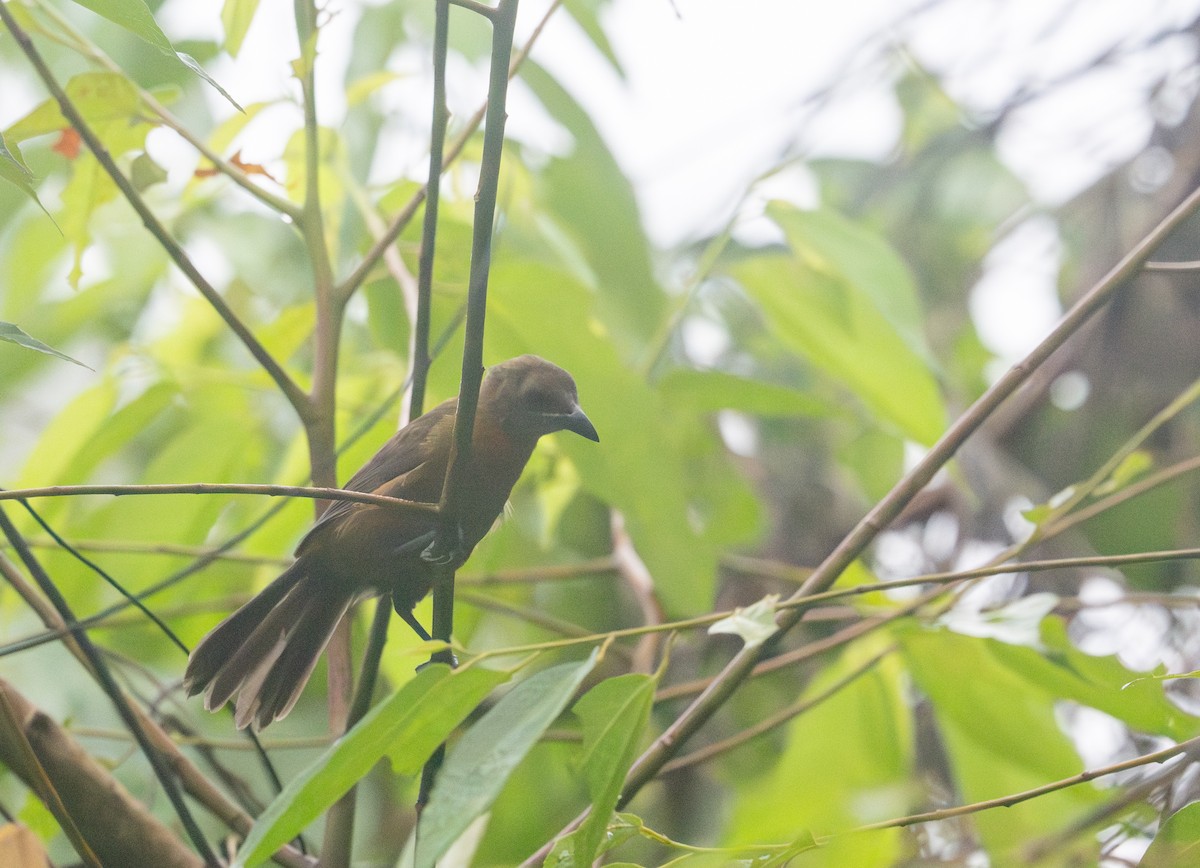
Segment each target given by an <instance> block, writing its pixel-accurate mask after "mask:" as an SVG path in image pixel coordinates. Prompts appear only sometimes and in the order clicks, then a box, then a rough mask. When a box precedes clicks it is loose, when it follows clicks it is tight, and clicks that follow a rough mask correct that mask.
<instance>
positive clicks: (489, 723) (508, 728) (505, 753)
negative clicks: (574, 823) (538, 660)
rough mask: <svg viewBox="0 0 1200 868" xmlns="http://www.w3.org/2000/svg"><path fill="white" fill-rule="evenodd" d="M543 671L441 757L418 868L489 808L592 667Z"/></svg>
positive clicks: (420, 834)
mask: <svg viewBox="0 0 1200 868" xmlns="http://www.w3.org/2000/svg"><path fill="white" fill-rule="evenodd" d="M596 656H597V652H596V651H595V650H593V651H592V653H591V655H590V656H589V657H588V658H587V659H586V660H583V661H581V662H578V663H563V664H560V665H558V666H552V667H550V668H549V669H544V670H542V671H541V672H538V673H537V674H535V675H531V676H530V677H529V678H527V679H525V680H524V681H522V682H521V683H520V684H518V685H517V686H516V687H514V688H513V689H512V691H511V692H510V693H508V694H507V695H506V696H505V697H504V698H503V699H501V700H500V701H499V702H498V703H496V706H495V707H494V708H492V709H491V710H490V711H489V712H488V713H487V714H485V715H484V716H483V717H482V718H480V720H479V722H478V723H476V724H475V725H474V726H472V727H471V728H470V729H469V730H467V731H466V733H465V734H464V735H463V737H462V738H461V739H460V740H459V742H458V744H456V745H455V746H454V748H453V749H452V750H451V751H450V754H449V756H447V757H446V764H445V765H444V766H442V770H441V773H440V774H439V775H438V779H437V783H436V784H434V787H433V792H432V793H431V795H430V798H429V804H428V805H427V806H426V807H425V810H424V812H422V814H421V819H420V821H419V823H418V825H417V856H416V865H417V866H418V868H433V865H434V863H435V861H436V860H437V859H438V858H439V857H440V856H441V855H442V854H443V853H444V852H445V851H446V848H447V847H449V846H450V845H451V844H453V843H454V841H455V840H456V839H457V838H458V836H459V835H461V834H462V833H463V831H464V830H465V829H466V828H467V826H469V825H470V824H471V821H472V820H474V819H475V818H476V817H478V816H479V815H480V814H482V813H483V812H484V811H486V810H487V809H488V808H489V807H491V805H492V803H493V802H494V801H495V800H496V797H497V796H498V795H499V794H500V790H501V788H503V786H504V782H505V781H507V780H508V776H509V775H510V774H512V771H513V769H515V768H516V767H517V764H518V763H519V762H520V761H521V760H522V759H523V758H524V757H525V755H526V754H527V753H528V752H529V750H530V748H532V747H533V745H534V744H535V743H536V742H537V740H538V739H539V738H541V736H542V733H543V732H545V731H546V728H547V727H549V726H550V724H551V723H553V722H554V719H555V718H556V717H558V715H559V714H560V713H561V712H562V710H563V709H564V708H566V706H567V703H568V702H570V701H571V697H572V696H574V694H575V690H576V689H577V688H578V687H579V685H580V683H581V682H582V681H583V679H584V678H585V677H587V674H588V673H589V672H591V671H592V667H593V666H595V663H596Z"/></svg>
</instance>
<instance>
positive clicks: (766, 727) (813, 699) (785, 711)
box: [660, 647, 896, 775]
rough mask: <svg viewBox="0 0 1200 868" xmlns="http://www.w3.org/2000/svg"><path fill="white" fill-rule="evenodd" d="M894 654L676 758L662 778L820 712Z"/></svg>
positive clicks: (879, 656) (876, 658) (881, 655)
mask: <svg viewBox="0 0 1200 868" xmlns="http://www.w3.org/2000/svg"><path fill="white" fill-rule="evenodd" d="M894 650H896V649H895V648H894V647H893V648H887V649H885V650H883V651H880V652H879V653H878V654H876V655H875V656H874V657H872V658H871V659H870V660H867V661H866V662H865V663H863V664H862V665H861V666H857V667H855V668H854V669H853V670H851V671H850V672H847V673H846V674H845V675H843V676H842V677H841V678H839V679H838V680H837V681H835V682H834V683H833V684H830V685H829V686H828V687H826V688H825V689H824V690H822V691H821V692H820V693H818V694H816V695H814V696H808V697H805V698H804V699H801V700H798V701H797V702H794V703H792V704H791V705H789V706H787V707H786V708H781V709H780V710H779V711H777V712H775V713H774V714H772V715H769V716H768V717H764V718H763V719H762V720H760V721H759V722H758V723H756V724H754V725H753V726H750V727H747V728H746V729H743V730H742V731H741V732H739V733H737V734H735V735H731V736H730V737H729V738H724V739H721V740H720V741H715V742H713V743H712V744H709V745H705V746H704V747H702V748H700V749H699V750H694V751H692V752H691V753H687V754H684V755H683V756H680V757H676V758H675V759H673V760H671V761H670V762H669V763H667V764H666V765H664V766H663V768H662V772H660V774H664V775H669V774H671V773H672V772H677V771H679V770H680V769H685V768H689V767H690V766H694V765H698V764H699V763H703V762H708V761H709V760H710V759H712V758H713V757H717V756H720V755H721V754H724V753H728V752H729V751H731V750H733V749H734V748H738V747H741V746H742V745H743V744H745V743H746V742H748V741H752V740H753V739H755V738H758V737H759V736H760V735H763V734H765V733H768V732H770V731H771V730H773V729H775V728H776V727H777V726H782V725H783V724H785V723H787V722H788V721H789V720H793V719H794V718H797V717H799V716H800V715H801V714H804V713H805V712H806V711H809V710H811V709H813V708H816V707H817V706H818V705H820V704H821V703H823V702H825V700H827V699H831V698H832V697H834V696H836V695H837V694H838V693H839V692H841V690H843V689H844V688H846V687H848V686H849V685H851V684H853V683H854V682H855V681H857V680H858V679H859V678H861V677H862V676H863V675H866V674H867V673H868V672H870V671H871V670H872V669H874V668H875V667H876V666H877V665H879V661H881V660H882V659H883V658H884V657H886V656H887V655H888V654H891V653H892V652H893V651H894Z"/></svg>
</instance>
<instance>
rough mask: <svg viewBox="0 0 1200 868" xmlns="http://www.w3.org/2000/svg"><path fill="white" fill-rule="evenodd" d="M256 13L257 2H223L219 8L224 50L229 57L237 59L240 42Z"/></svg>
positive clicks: (240, 0) (233, 0) (252, 0)
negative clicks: (223, 35)
mask: <svg viewBox="0 0 1200 868" xmlns="http://www.w3.org/2000/svg"><path fill="white" fill-rule="evenodd" d="M256 11H258V0H225V5H224V6H222V7H221V25H222V26H223V27H224V28H225V50H226V51H227V52H229V56H230V57H237V56H238V52H239V51H241V50H242V40H243V39H245V38H246V31H247V30H249V29H250V23H251V22H252V21H253V20H254V13H255V12H256Z"/></svg>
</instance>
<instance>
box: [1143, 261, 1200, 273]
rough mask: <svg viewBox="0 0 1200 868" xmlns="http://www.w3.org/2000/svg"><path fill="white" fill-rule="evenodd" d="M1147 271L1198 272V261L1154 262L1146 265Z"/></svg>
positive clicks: (1199, 263) (1199, 265)
mask: <svg viewBox="0 0 1200 868" xmlns="http://www.w3.org/2000/svg"><path fill="white" fill-rule="evenodd" d="M1145 267H1146V270H1147V271H1200V261H1197V260H1192V261H1190V262H1165V261H1155V262H1147V263H1146V266H1145Z"/></svg>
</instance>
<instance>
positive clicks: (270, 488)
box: [0, 482, 438, 515]
mask: <svg viewBox="0 0 1200 868" xmlns="http://www.w3.org/2000/svg"><path fill="white" fill-rule="evenodd" d="M84 494H111V495H115V496H117V497H125V496H129V495H141V494H262V495H266V496H267V497H307V498H310V499H314V500H352V501H354V502H356V503H371V504H375V505H376V506H388V507H393V508H395V509H401V510H412V511H414V512H420V513H424V514H426V515H436V514H437V510H438V508H437V505H436V504H432V503H419V502H417V501H415V500H402V499H401V498H399V497H388V496H387V495H384V494H371V493H369V492H365V491H346V490H345V489H343V488H322V487H309V486H303V485H257V484H252V483H240V482H236V483H223V482H222V483H211V482H184V483H165V484H158V485H49V486H45V487H43V488H7V489H0V500H25V499H26V498H34V497H76V496H78V495H84Z"/></svg>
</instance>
